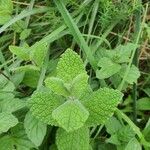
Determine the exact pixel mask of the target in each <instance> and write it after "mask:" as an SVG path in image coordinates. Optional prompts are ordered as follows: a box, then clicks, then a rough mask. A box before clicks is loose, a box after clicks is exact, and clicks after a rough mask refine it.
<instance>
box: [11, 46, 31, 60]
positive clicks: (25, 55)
mask: <svg viewBox="0 0 150 150" xmlns="http://www.w3.org/2000/svg"><path fill="white" fill-rule="evenodd" d="M9 49H10V51H11V52H12V53H13V54H15V55H16V56H17V57H19V58H21V59H23V60H29V59H30V58H29V48H25V47H18V46H9Z"/></svg>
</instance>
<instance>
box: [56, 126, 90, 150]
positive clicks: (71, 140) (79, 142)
mask: <svg viewBox="0 0 150 150" xmlns="http://www.w3.org/2000/svg"><path fill="white" fill-rule="evenodd" d="M56 144H57V147H58V150H89V129H88V128H86V127H83V128H80V129H78V130H76V131H73V132H71V133H68V132H66V131H65V130H63V129H61V128H59V129H58V130H57V134H56Z"/></svg>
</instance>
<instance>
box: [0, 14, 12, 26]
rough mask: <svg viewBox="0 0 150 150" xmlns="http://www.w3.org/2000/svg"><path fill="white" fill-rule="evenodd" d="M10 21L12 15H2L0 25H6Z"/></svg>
mask: <svg viewBox="0 0 150 150" xmlns="http://www.w3.org/2000/svg"><path fill="white" fill-rule="evenodd" d="M10 19H11V16H10V15H7V14H3V15H1V14H0V25H3V24H5V23H6V22H8V21H9V20H10Z"/></svg>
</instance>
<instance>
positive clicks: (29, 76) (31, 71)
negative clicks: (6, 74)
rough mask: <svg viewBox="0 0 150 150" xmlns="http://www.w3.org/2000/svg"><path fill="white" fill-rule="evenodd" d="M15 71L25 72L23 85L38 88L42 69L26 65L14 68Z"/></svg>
mask: <svg viewBox="0 0 150 150" xmlns="http://www.w3.org/2000/svg"><path fill="white" fill-rule="evenodd" d="M12 70H13V71H16V72H24V78H23V81H22V82H23V83H24V84H25V85H27V86H29V87H32V88H36V87H37V83H38V81H39V77H40V68H39V67H36V66H34V65H25V66H20V67H17V68H13V69H12Z"/></svg>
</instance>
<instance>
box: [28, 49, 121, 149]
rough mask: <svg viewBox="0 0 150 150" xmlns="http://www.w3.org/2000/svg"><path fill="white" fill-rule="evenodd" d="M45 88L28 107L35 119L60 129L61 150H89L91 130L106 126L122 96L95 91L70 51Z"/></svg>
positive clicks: (105, 91)
mask: <svg viewBox="0 0 150 150" xmlns="http://www.w3.org/2000/svg"><path fill="white" fill-rule="evenodd" d="M45 86H46V88H44V89H42V90H38V91H36V92H34V93H33V95H32V96H31V98H30V100H29V101H28V103H29V106H30V111H31V113H32V115H33V116H34V117H35V118H37V119H38V120H40V121H41V122H43V123H46V124H49V125H54V126H58V127H59V129H58V130H57V134H56V144H57V147H58V149H59V150H70V148H71V147H72V146H73V145H74V147H75V148H74V149H78V150H80V149H81V150H83V149H87V150H88V149H89V142H88V141H89V138H90V137H89V128H90V127H94V126H96V125H100V124H104V123H105V121H106V120H107V119H108V118H110V117H111V116H112V115H113V113H114V111H115V109H116V106H117V105H118V103H119V102H120V100H121V99H122V96H123V95H122V93H121V92H120V91H118V90H114V89H109V88H100V89H99V90H97V91H92V89H91V88H90V85H89V84H88V75H87V73H86V70H85V67H84V64H83V62H82V60H81V58H80V57H79V55H78V54H76V53H75V52H74V51H72V50H71V49H67V50H66V51H65V53H64V54H62V56H61V58H60V60H59V62H58V65H57V75H56V77H47V79H46V80H45ZM70 141H74V143H70V144H69V143H68V142H70Z"/></svg>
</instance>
